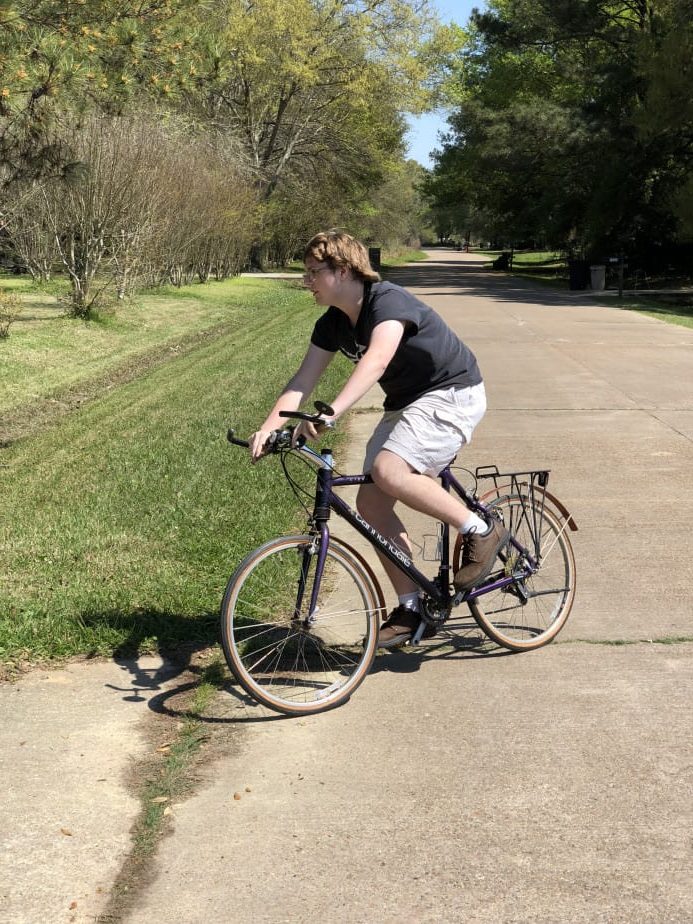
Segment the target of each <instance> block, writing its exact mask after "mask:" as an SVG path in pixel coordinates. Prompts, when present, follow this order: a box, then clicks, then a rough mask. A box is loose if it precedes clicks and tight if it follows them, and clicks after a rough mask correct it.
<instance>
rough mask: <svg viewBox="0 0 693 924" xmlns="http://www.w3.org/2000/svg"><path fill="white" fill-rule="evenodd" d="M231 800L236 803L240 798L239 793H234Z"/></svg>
mask: <svg viewBox="0 0 693 924" xmlns="http://www.w3.org/2000/svg"><path fill="white" fill-rule="evenodd" d="M233 798H234V799H235V800H236V802H238V800H239V799H240V798H241V794H240V793H239V792H235V793H234V794H233Z"/></svg>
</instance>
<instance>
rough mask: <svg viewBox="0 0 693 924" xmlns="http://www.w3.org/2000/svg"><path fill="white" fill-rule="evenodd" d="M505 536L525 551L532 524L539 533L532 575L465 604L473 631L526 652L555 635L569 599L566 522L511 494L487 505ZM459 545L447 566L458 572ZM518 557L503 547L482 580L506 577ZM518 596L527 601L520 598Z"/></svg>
mask: <svg viewBox="0 0 693 924" xmlns="http://www.w3.org/2000/svg"><path fill="white" fill-rule="evenodd" d="M488 509H489V510H491V511H494V512H495V513H496V514H497V515H499V517H500V519H501V520H502V521H503V523H504V524H505V526H506V527H507V528H508V529H509V531H510V533H511V534H512V535H514V536H515V538H516V539H517V541H518V542H519V543H521V544H522V545H523V546H525V547H526V548H528V549H530V550H532V549H533V548H534V539H533V535H534V529H535V527H534V524H535V523H539V524H541V525H540V529H541V537H540V547H541V559H540V562H539V568H538V570H537V571H536V573H535V574H533V575H532V576H531V577H529V578H526V579H525V580H523V581H520V582H519V586H518V584H515V585H511V586H510V587H508V588H504V589H502V590H496V591H491V592H489V593H488V594H483V595H481V596H479V597H476V598H475V599H473V600H468V601H467V605H468V606H469V609H470V610H471V613H472V616H473V617H474V619H475V620H476V622H477V624H478V625H479V627H480V628H481V629H482V630H483V631H484V632H485V633H486V635H488V636H489V638H491V639H493V641H494V642H496V643H497V644H498V645H501V646H502V647H503V648H507V649H509V650H510V651H531V650H534V649H536V648H541V647H542V646H543V645H547V644H548V643H549V642H551V641H552V640H553V639H554V638H555V637H556V636H557V635H558V633H559V632H560V631H561V629H562V628H563V626H564V625H565V622H566V620H567V618H568V616H569V615H570V610H571V608H572V606H573V602H574V600H575V570H576V569H575V554H574V552H573V547H572V545H571V543H570V539H569V538H568V535H567V525H568V524H567V523H566V522H561V520H560V519H559V518H558V517H557V516H556V515H555V514H554V513H552V512H551V511H550V510H549V509H548V508H547V507H546V505H545V504H542V502H541V501H540V500H539V501H538V500H534V501H532V500H530V498H529V497H528V496H526V495H520V494H514V495H506V496H503V497H499V498H497V499H496V500H494V501H492V502H491V503H490V504H489V505H488ZM460 556H461V541H460V540H458V542H457V544H456V546H455V552H454V557H453V566H454V568H455V570H457V568H459V565H460ZM517 558H518V553H517V552H516V551H515V550H514V549H512V548H511V549H510V551H508V548H507V547H506V549H505V550H503V551H502V552H501V554H500V555H499V562H498V568H497V569H496V570H495V571H493V572H492V573H491V574H490V575H489V577H488V578H487V580H488V581H492V580H493V579H494V578H498V577H500V576H501V575H503V574H510V573H512V571H513V569H514V568H515V566H516V565H517ZM523 592H524V593H525V594H527V598H523Z"/></svg>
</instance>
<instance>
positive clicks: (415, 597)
mask: <svg viewBox="0 0 693 924" xmlns="http://www.w3.org/2000/svg"><path fill="white" fill-rule="evenodd" d="M399 603H400V606H404V607H406V608H407V609H408V610H414V611H415V612H416V613H418V612H419V608H420V607H419V592H418V590H415V591H413V592H412V593H410V594H402V595H401V596H400V597H399Z"/></svg>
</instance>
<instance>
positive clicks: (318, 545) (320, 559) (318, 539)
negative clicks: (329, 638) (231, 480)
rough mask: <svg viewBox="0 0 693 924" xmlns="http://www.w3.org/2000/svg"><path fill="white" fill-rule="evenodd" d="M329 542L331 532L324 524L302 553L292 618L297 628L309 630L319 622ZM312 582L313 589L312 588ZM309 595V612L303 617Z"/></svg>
mask: <svg viewBox="0 0 693 924" xmlns="http://www.w3.org/2000/svg"><path fill="white" fill-rule="evenodd" d="M329 542H330V534H329V530H328V528H327V525H325V524H323V525H321V526H320V531H319V533H316V534H315V535H314V536H313V537H312V542H311V543H310V545H308V546H306V548H305V549H304V550H303V552H302V553H301V571H300V573H299V577H298V586H297V588H296V605H295V606H294V614H293V618H292V622H293V623H294V625H296V626H298V625H302V626H303V627H304V628H306V629H307V628H309V627H310V626H312V625H313V624H314V623H315V622H316V620H317V616H318V609H319V607H318V595H319V593H320V584H321V582H322V576H323V572H324V570H325V562H326V561H327V547H328V545H329ZM316 555H317V562H315V569H314V571H313V574H312V578H311V570H312V566H313V562H314V559H315V557H316ZM311 581H312V587H311V586H310V584H311ZM307 594H310V603H309V604H308V612H307V613H306V614H305V615H302V614H303V605H304V601H305V599H306V596H307Z"/></svg>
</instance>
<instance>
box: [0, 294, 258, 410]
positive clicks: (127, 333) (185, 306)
mask: <svg viewBox="0 0 693 924" xmlns="http://www.w3.org/2000/svg"><path fill="white" fill-rule="evenodd" d="M24 282H25V280H23V279H21V278H19V279H17V277H2V278H0V289H2V290H5V291H18V292H19V293H20V295H21V297H22V302H23V309H22V313H21V314H20V315H19V318H18V319H17V321H15V323H14V324H13V325H12V327H11V329H10V337H9V338H8V340H7V341H5V342H3V343H2V344H0V348H1V349H0V414H2V413H3V412H6V411H8V410H10V409H12V408H15V407H17V406H19V405H22V404H25V403H26V402H29V401H34V400H36V399H37V398H40V397H43V396H46V395H51V394H54V393H59V392H60V391H61V390H62V389H65V388H68V387H71V386H74V385H76V384H79V383H80V382H81V381H84V380H85V379H88V378H90V377H94V376H96V375H100V374H103V373H105V372H108V371H109V370H111V369H115V368H117V367H119V366H121V365H123V364H124V363H126V362H128V361H132V360H133V359H134V358H136V357H138V356H143V355H145V354H147V353H148V352H149V351H151V350H152V349H153V348H157V347H159V348H160V347H161V346H162V345H165V344H169V345H171V346H172V347H174V348H175V346H176V344H178V343H179V342H180V341H181V340H182V339H185V338H186V337H190V336H191V335H193V334H195V333H198V332H200V331H204V330H207V329H209V328H211V327H214V326H217V325H222V324H229V323H235V322H236V321H238V322H239V323H242V322H243V318H244V316H245V313H246V311H247V308H248V306H249V305H253V304H258V305H259V306H260V307H262V306H263V305H265V304H266V305H267V306H269V305H270V304H271V301H272V298H273V297H274V292H275V290H276V284H275V285H274V287H273V285H272V284H269V285H268V283H271V281H270V280H267V279H260V278H252V277H245V278H237V279H232V280H226V281H224V282H210V283H208V284H207V285H204V286H202V285H194V286H186V287H184V288H183V289H176V288H173V287H164V288H162V289H158V290H156V292H152V293H146V294H144V295H142V296H138V297H137V298H136V299H134V300H133V301H128V302H125V303H123V304H122V305H120V306H119V307H118V309H117V311H116V312H115V313H114V314H107V313H106V314H101V315H99V314H97V315H96V318H95V320H93V321H88V322H85V321H77V320H74V319H72V318H69V317H67V316H66V315H65V312H64V311H63V309H62V308H61V307H60V305H59V303H58V301H57V299H56V298H55V297H54V296H52V295H48V294H42V293H40V292H38V291H37V290H36V289H35V288H33V287H31V286H28V285H26V284H24V285H22V283H24Z"/></svg>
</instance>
